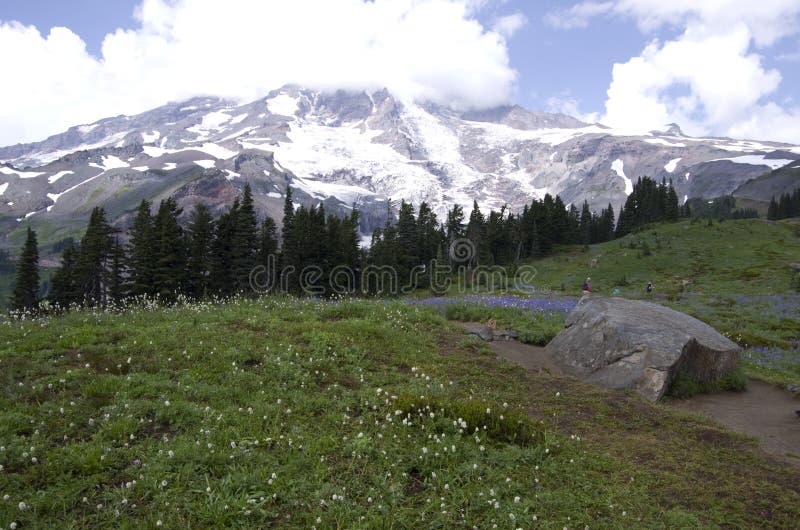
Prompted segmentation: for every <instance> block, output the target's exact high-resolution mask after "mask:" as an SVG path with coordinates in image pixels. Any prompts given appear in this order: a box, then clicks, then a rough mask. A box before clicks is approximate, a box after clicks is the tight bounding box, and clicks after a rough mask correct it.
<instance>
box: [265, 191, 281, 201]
mask: <svg viewBox="0 0 800 530" xmlns="http://www.w3.org/2000/svg"><path fill="white" fill-rule="evenodd" d="M267 197H272V198H273V199H281V198H283V195H281V194H280V193H278V192H275V191H271V192H269V193H267Z"/></svg>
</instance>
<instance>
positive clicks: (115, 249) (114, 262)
mask: <svg viewBox="0 0 800 530" xmlns="http://www.w3.org/2000/svg"><path fill="white" fill-rule="evenodd" d="M124 274H125V249H124V248H123V247H122V245H121V244H120V242H119V237H118V236H117V235H116V234H115V235H114V237H113V240H112V243H111V254H110V256H109V269H108V297H109V299H110V300H111V301H112V302H114V303H119V302H121V301H122V299H123V298H125V294H126V293H125V290H126V289H125V278H124Z"/></svg>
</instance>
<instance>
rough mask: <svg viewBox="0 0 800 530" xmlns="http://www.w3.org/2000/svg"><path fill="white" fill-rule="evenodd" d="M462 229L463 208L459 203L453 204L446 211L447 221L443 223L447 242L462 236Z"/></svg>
mask: <svg viewBox="0 0 800 530" xmlns="http://www.w3.org/2000/svg"><path fill="white" fill-rule="evenodd" d="M464 229H465V227H464V209H463V208H462V207H461V206H460V205H458V204H454V205H453V207H452V208H451V209H450V211H448V212H447V222H446V223H445V235H446V236H447V243H448V244H450V243H452V242H453V241H455V240H456V239H459V238H462V237H464V234H465V232H464Z"/></svg>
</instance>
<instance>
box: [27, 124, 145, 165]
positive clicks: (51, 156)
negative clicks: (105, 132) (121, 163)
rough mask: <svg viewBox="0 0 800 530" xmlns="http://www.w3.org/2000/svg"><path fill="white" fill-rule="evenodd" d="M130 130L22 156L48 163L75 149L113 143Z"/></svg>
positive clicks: (37, 161) (94, 147)
mask: <svg viewBox="0 0 800 530" xmlns="http://www.w3.org/2000/svg"><path fill="white" fill-rule="evenodd" d="M129 132H130V131H122V132H118V133H116V134H112V135H111V136H109V137H107V138H106V139H104V140H101V141H99V142H95V143H93V144H81V145H79V146H76V147H70V148H69V149H60V150H58V151H40V152H38V153H33V154H31V155H27V156H25V157H23V158H25V159H26V160H34V161H36V163H38V164H39V165H45V164H49V163H50V162H53V161H55V160H58V159H59V158H62V157H64V156H67V155H69V154H71V153H74V152H76V151H91V150H92V149H99V148H100V147H106V146H109V145H113V144H115V143H117V142H118V141H120V140H122V139H124V138H125V137H126V136H127V135H128V133H129Z"/></svg>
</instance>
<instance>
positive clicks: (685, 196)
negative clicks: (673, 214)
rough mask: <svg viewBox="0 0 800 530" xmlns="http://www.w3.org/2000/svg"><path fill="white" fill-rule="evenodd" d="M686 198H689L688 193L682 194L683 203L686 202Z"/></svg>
mask: <svg viewBox="0 0 800 530" xmlns="http://www.w3.org/2000/svg"><path fill="white" fill-rule="evenodd" d="M688 200H689V196H688V195H684V196H683V204H686V201H688Z"/></svg>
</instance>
